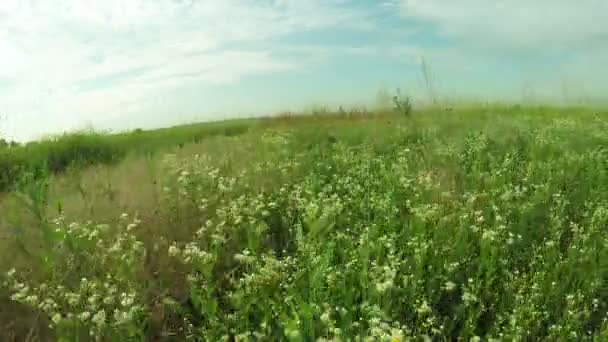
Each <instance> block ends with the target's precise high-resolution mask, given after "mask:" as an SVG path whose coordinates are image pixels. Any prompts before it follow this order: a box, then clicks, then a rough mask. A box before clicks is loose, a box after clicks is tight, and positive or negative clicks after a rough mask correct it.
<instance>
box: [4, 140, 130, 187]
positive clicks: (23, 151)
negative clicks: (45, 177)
mask: <svg viewBox="0 0 608 342" xmlns="http://www.w3.org/2000/svg"><path fill="white" fill-rule="evenodd" d="M125 154H126V150H125V149H124V148H122V147H121V146H119V145H117V144H115V143H113V142H112V141H111V140H110V139H108V138H105V137H104V136H103V135H98V134H69V135H68V134H66V135H63V136H61V137H59V138H56V139H53V140H46V141H40V142H34V143H29V144H27V145H25V146H14V147H11V148H5V147H3V148H0V191H8V190H11V189H12V188H13V186H14V185H15V184H16V182H17V181H18V180H19V179H20V178H21V177H22V176H23V175H24V174H25V172H27V171H33V172H34V174H37V173H38V172H37V171H40V170H41V169H47V168H48V170H49V171H50V172H53V173H58V172H62V171H65V170H66V169H67V168H69V167H71V166H77V167H84V166H88V165H93V164H99V163H101V164H111V163H114V162H116V161H118V160H120V159H122V158H123V157H124V155H125Z"/></svg>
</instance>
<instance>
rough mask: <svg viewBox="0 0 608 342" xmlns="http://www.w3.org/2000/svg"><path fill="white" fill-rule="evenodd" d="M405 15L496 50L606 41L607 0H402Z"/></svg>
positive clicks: (570, 45) (601, 42)
mask: <svg viewBox="0 0 608 342" xmlns="http://www.w3.org/2000/svg"><path fill="white" fill-rule="evenodd" d="M399 1H401V5H402V12H403V14H404V15H405V16H407V17H410V18H414V19H419V20H422V21H424V22H430V23H432V24H434V25H435V26H436V28H438V29H439V30H440V32H441V33H442V34H444V35H446V36H449V37H453V38H457V39H460V42H471V43H474V44H482V45H485V46H489V47H491V48H492V49H499V48H506V49H513V48H515V49H532V50H534V51H536V52H542V50H543V49H549V50H553V49H569V48H581V47H589V46H593V45H598V44H607V43H608V25H606V21H607V20H608V2H607V1H605V0H582V1H573V0H532V1H529V0H509V1H506V0H496V1H487V0H459V1H452V0H399Z"/></svg>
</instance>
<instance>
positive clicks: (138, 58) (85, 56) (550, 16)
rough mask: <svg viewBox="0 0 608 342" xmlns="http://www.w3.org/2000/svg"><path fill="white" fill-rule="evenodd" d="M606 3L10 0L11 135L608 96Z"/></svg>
mask: <svg viewBox="0 0 608 342" xmlns="http://www.w3.org/2000/svg"><path fill="white" fill-rule="evenodd" d="M606 22H608V1H605V0H580V1H574V0H533V1H530V0H509V1H505V0H493V1H488V0H458V1H454V0H377V1H372V0H98V1H84V0H0V136H4V137H8V138H10V139H14V140H18V141H27V140H32V139H38V138H40V137H43V136H47V135H50V134H58V133H61V132H64V131H72V130H79V129H87V128H94V129H97V130H113V131H120V130H127V129H133V128H154V127H162V126H170V125H175V124H180V123H186V122H195V121H206V120H218V119H225V118H232V117H238V116H244V115H265V114H270V113H273V112H278V111H283V110H298V109H305V108H310V107H311V106H320V105H328V106H337V105H345V106H347V107H348V106H361V105H373V104H374V101H375V96H376V93H377V92H378V90H380V89H387V90H389V91H392V90H393V89H396V88H397V87H399V88H401V89H402V92H403V93H405V94H408V95H411V96H412V97H414V98H415V99H417V100H420V101H424V100H425V99H426V98H427V97H426V92H425V87H424V82H423V81H422V75H421V68H420V62H421V60H422V59H424V60H425V61H426V62H427V63H428V65H429V67H430V70H431V72H432V75H433V81H434V87H435V89H436V93H437V96H439V97H441V98H445V99H452V100H455V99H456V100H457V99H465V98H466V99H478V100H504V101H521V100H522V99H523V98H525V99H531V98H538V99H550V101H562V102H568V101H572V100H574V99H580V98H593V97H602V96H606V95H608V67H607V64H608V25H606V24H605V23H606Z"/></svg>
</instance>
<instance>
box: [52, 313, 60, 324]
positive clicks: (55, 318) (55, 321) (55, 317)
mask: <svg viewBox="0 0 608 342" xmlns="http://www.w3.org/2000/svg"><path fill="white" fill-rule="evenodd" d="M61 319H62V318H61V314H60V313H56V314H54V315H53V317H51V322H53V324H55V325H58V324H59V323H61Z"/></svg>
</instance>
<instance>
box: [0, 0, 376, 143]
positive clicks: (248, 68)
mask: <svg viewBox="0 0 608 342" xmlns="http://www.w3.org/2000/svg"><path fill="white" fill-rule="evenodd" d="M343 3H344V1H341V0H330V1H323V0H307V1H300V0H221V1H216V0H199V1H196V0H181V1H177V0H159V1H144V0H104V1H86V2H85V1H80V0H57V1H46V0H44V1H42V0H32V1H20V0H0V59H1V63H0V86H1V85H2V84H4V85H8V86H4V87H3V88H0V104H1V108H0V111H3V112H6V113H7V114H9V115H10V117H9V118H10V120H11V121H13V124H12V126H19V125H21V127H20V129H19V132H18V133H17V135H18V136H17V137H18V138H27V137H31V136H33V135H38V134H39V133H40V132H43V131H45V132H48V131H58V130H62V129H70V128H74V127H77V126H80V125H82V122H83V121H84V122H88V121H94V120H95V119H96V118H98V117H99V116H100V115H101V114H103V115H106V116H112V115H114V116H119V115H121V113H123V112H124V111H123V110H124V109H125V108H126V106H127V105H129V106H130V108H143V107H145V106H143V107H142V103H145V101H147V100H149V99H151V98H154V97H157V96H162V94H163V93H164V92H166V91H170V90H173V89H175V88H177V87H183V86H185V85H188V84H191V85H209V84H218V83H227V82H235V81H238V80H239V79H241V78H242V77H245V76H248V75H254V74H259V73H268V72H277V71H284V70H288V69H290V68H295V67H298V66H302V65H303V64H305V63H306V62H307V61H309V60H314V59H315V58H316V57H315V56H314V51H309V53H308V54H306V53H304V54H302V55H300V56H293V57H289V56H285V54H277V53H276V52H277V51H275V49H272V48H270V47H269V46H270V45H269V44H268V42H273V41H275V40H277V39H280V38H282V37H285V36H286V35H289V34H291V33H293V32H302V31H306V30H320V29H325V28H331V27H340V28H345V27H347V28H356V29H365V28H369V26H368V23H367V21H366V20H365V14H364V13H361V12H358V11H353V10H351V9H349V8H348V7H345V6H343V5H344V4H343ZM261 43H264V44H261ZM279 52H280V51H279ZM137 103H139V104H138V105H136V104H137ZM25 126H27V127H25Z"/></svg>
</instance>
